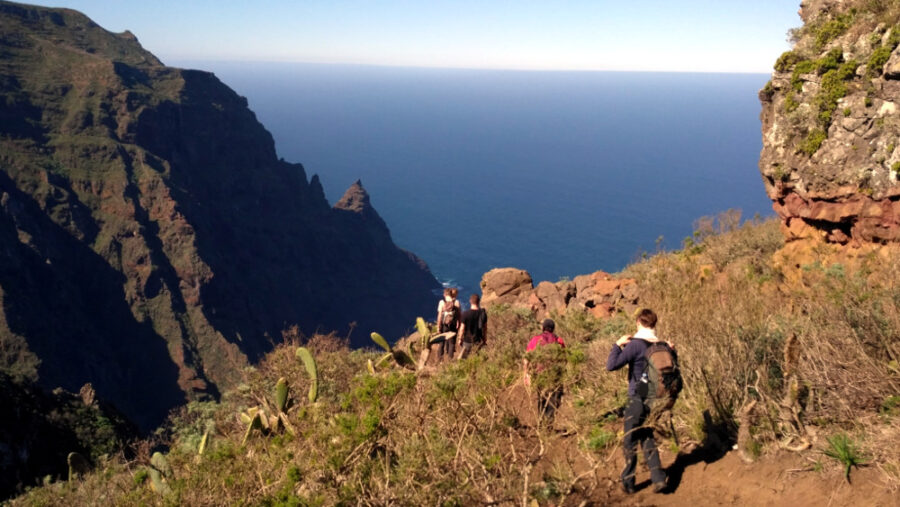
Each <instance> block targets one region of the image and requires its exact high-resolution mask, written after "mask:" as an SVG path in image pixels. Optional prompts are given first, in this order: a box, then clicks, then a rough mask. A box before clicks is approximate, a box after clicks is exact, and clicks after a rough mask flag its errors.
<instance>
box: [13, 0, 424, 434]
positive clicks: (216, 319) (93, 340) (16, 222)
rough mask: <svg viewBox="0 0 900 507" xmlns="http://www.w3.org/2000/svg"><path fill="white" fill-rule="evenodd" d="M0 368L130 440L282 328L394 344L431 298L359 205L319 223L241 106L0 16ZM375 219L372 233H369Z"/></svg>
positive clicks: (305, 185) (131, 44) (197, 81)
mask: <svg viewBox="0 0 900 507" xmlns="http://www.w3.org/2000/svg"><path fill="white" fill-rule="evenodd" d="M0 55H2V57H0V244H2V245H3V246H2V248H0V345H2V347H0V368H2V369H3V370H5V371H7V372H8V373H10V374H11V375H13V376H16V377H21V378H28V379H31V380H35V379H37V380H38V382H39V383H40V384H41V385H43V386H45V387H47V388H54V387H57V386H61V387H63V388H66V389H68V390H73V391H74V390H77V389H78V388H79V387H80V386H81V385H83V384H85V383H86V382H91V383H93V385H94V387H95V388H96V390H97V393H98V395H99V396H100V397H102V398H105V399H108V400H110V401H112V402H114V403H115V404H116V405H117V406H119V407H120V408H121V409H122V410H123V411H124V412H125V413H126V414H127V415H129V416H130V417H132V418H134V419H135V420H136V421H138V422H139V423H141V425H142V426H143V427H145V428H148V427H152V426H153V425H154V424H156V423H158V422H159V421H160V420H161V419H162V418H163V417H164V416H165V415H166V413H167V412H168V410H169V409H171V408H172V407H174V406H176V405H178V404H180V403H182V402H184V401H185V399H202V398H204V397H216V396H217V395H218V393H219V392H220V390H222V389H223V388H225V387H228V386H230V385H233V384H234V383H235V382H237V380H238V376H239V374H240V371H241V368H242V367H243V366H244V365H246V364H247V363H248V361H255V360H256V359H258V358H260V357H261V356H262V355H263V354H264V353H265V352H267V351H268V350H271V348H272V346H273V343H275V342H280V341H282V336H281V332H282V330H284V329H286V328H288V327H290V326H292V325H299V328H300V329H301V330H302V331H304V332H306V333H312V332H315V331H324V332H327V331H330V330H337V331H338V332H339V333H342V334H344V333H347V332H348V330H350V329H353V327H359V328H361V329H360V330H361V331H364V332H359V333H357V334H358V335H359V336H358V337H357V336H352V338H360V339H362V338H364V337H365V336H366V335H367V334H368V332H369V331H372V330H378V331H380V332H382V333H384V334H385V335H387V336H390V335H395V336H399V335H400V334H401V333H402V332H403V331H404V330H405V329H406V328H407V327H408V326H410V325H411V324H412V323H413V322H414V321H415V317H416V315H421V314H425V313H426V312H431V311H432V308H431V307H432V301H431V300H432V299H433V296H432V290H434V289H435V288H437V287H439V284H438V283H437V281H436V280H435V279H434V277H433V276H432V275H431V273H430V272H429V271H428V269H427V267H425V266H424V263H422V262H421V261H420V260H418V259H416V258H415V257H414V256H411V255H410V254H409V253H407V252H405V251H403V250H401V249H399V248H397V247H396V246H395V245H394V243H393V241H392V240H391V237H390V232H389V231H388V229H387V226H386V225H385V224H384V222H383V221H382V220H381V219H380V218H379V217H378V215H377V213H376V212H375V211H374V209H373V208H372V207H371V205H370V204H369V202H368V196H367V195H365V191H364V190H363V189H362V186H361V185H354V186H353V188H352V189H351V190H352V191H353V195H357V196H359V195H365V199H358V200H357V201H358V202H355V204H354V206H350V207H349V208H347V207H343V206H337V207H335V208H332V207H331V206H330V205H329V204H328V203H327V201H326V200H325V197H324V193H323V191H322V187H321V184H320V183H319V181H318V178H317V177H315V176H314V177H313V178H312V180H311V181H307V176H306V173H305V171H304V168H303V166H301V165H300V164H292V163H288V162H285V161H283V160H280V159H279V158H278V157H277V155H276V151H275V146H274V142H273V140H272V136H271V135H270V134H269V132H267V131H266V130H265V128H263V126H262V125H261V124H260V123H259V122H258V121H257V119H256V117H255V115H254V114H253V112H252V111H251V110H250V109H249V108H248V107H247V101H246V99H244V98H243V97H241V96H239V95H237V94H236V93H235V92H234V91H232V90H231V89H229V88H228V87H227V86H225V85H224V84H222V83H221V82H220V81H219V80H218V79H217V78H216V77H215V76H214V75H213V74H211V73H208V72H201V71H195V70H183V69H175V68H170V67H166V66H164V65H163V64H162V63H161V62H160V61H159V60H158V59H157V58H156V57H154V56H153V55H152V54H150V53H148V52H147V51H145V50H144V49H143V48H142V47H141V46H140V44H139V43H138V41H137V39H136V38H135V37H134V35H132V34H130V33H128V32H125V33H123V34H114V33H110V32H107V31H106V30H104V29H102V28H101V27H99V26H97V25H96V24H95V23H94V22H92V21H91V20H90V19H88V18H87V17H85V16H84V15H82V14H80V13H78V12H75V11H72V10H67V9H48V8H41V7H32V6H26V5H21V4H15V3H11V2H0ZM376 218H377V219H376Z"/></svg>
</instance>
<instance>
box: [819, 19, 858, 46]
mask: <svg viewBox="0 0 900 507" xmlns="http://www.w3.org/2000/svg"><path fill="white" fill-rule="evenodd" d="M854 17H855V12H854V11H851V12H848V13H845V14H839V15H837V16H836V17H835V18H834V19H831V20H828V21H826V22H825V23H822V24H821V25H819V26H817V27H814V28H813V33H814V34H815V42H816V47H817V48H823V47H825V45H826V44H828V43H829V42H831V41H833V40H834V39H837V38H838V37H840V36H841V35H844V33H845V32H846V31H847V29H848V28H850V25H851V24H852V23H853V18H854Z"/></svg>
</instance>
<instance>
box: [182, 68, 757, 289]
mask: <svg viewBox="0 0 900 507" xmlns="http://www.w3.org/2000/svg"><path fill="white" fill-rule="evenodd" d="M176 64H177V65H179V66H185V67H193V68H200V69H205V70H210V71H213V72H215V73H216V75H218V77H219V78H220V79H221V80H222V81H224V82H225V83H226V84H228V85H229V86H231V87H232V88H234V89H235V90H236V91H237V92H238V93H240V94H241V95H244V96H246V97H247V99H248V101H249V103H250V107H251V109H253V110H254V111H255V112H256V114H257V116H258V118H259V119H260V121H261V122H262V123H263V124H264V125H265V126H266V128H268V129H269V131H270V132H272V135H273V136H274V138H275V143H276V148H277V150H278V153H279V155H280V156H281V157H283V158H285V159H286V160H288V161H291V162H301V163H303V165H304V166H305V167H306V170H307V173H308V174H309V175H310V176H311V175H312V174H319V177H320V178H321V180H322V184H323V185H324V187H325V192H326V195H327V197H328V199H329V200H330V201H331V202H332V203H333V202H335V201H336V200H337V199H339V198H340V196H341V195H342V193H343V192H344V190H345V189H346V188H347V187H348V186H349V185H350V184H351V183H353V182H354V181H355V180H356V179H362V181H363V185H364V186H365V187H366V188H367V189H368V191H369V193H370V194H371V197H372V203H373V204H374V206H375V208H376V209H377V210H378V212H379V213H380V214H381V215H382V217H383V218H384V219H385V221H386V222H387V223H388V226H389V227H390V229H391V232H392V235H393V238H394V241H395V242H396V243H397V244H398V245H400V246H401V247H403V248H406V249H409V250H411V251H413V252H415V253H416V254H418V255H419V256H420V257H422V258H423V259H424V260H425V261H426V262H427V263H428V264H429V266H430V267H431V269H432V271H433V272H434V273H435V276H437V277H438V279H440V280H442V281H452V282H454V283H456V284H459V285H461V286H462V287H463V296H467V295H468V292H471V291H473V290H477V289H478V282H479V280H480V278H481V275H482V274H483V273H484V272H485V271H487V270H489V269H491V268H495V267H503V266H515V267H519V268H523V269H526V270H528V271H529V272H530V273H531V274H532V276H533V277H534V279H535V281H539V280H551V281H556V280H558V279H560V278H562V277H573V276H575V275H578V274H582V273H589V272H593V271H595V270H598V269H602V270H605V271H610V272H615V271H618V270H621V269H622V268H623V267H625V266H626V265H627V264H628V263H629V262H631V261H633V260H634V259H636V258H638V257H639V256H640V254H641V252H646V251H649V252H652V251H655V250H656V248H657V242H658V238H659V237H663V238H664V239H663V242H662V245H663V246H665V247H669V248H675V247H678V246H679V245H680V243H681V241H682V239H683V238H684V237H686V236H688V235H690V234H691V232H692V224H693V223H694V221H695V220H696V219H697V218H698V217H701V216H704V215H711V214H715V213H718V212H720V211H723V210H726V209H729V208H739V209H741V210H742V211H743V214H744V217H751V216H753V215H754V214H757V213H758V214H761V215H770V214H771V213H772V211H771V205H770V202H769V200H768V199H767V197H766V195H765V192H764V190H763V185H762V181H761V179H760V176H759V171H758V169H757V159H758V157H759V152H760V149H761V147H762V144H761V138H760V124H759V111H760V105H759V100H758V99H757V92H758V90H759V89H760V88H762V86H763V85H764V84H765V82H766V79H768V76H766V75H762V74H674V73H613V72H528V71H487V70H448V69H408V68H389V67H366V66H337V65H335V66H331V65H307V64H273V63H223V62H176ZM385 296H386V297H390V295H389V294H385Z"/></svg>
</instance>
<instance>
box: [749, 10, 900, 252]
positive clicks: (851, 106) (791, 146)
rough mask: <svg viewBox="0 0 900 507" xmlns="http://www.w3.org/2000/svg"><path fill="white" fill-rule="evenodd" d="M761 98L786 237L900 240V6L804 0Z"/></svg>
mask: <svg viewBox="0 0 900 507" xmlns="http://www.w3.org/2000/svg"><path fill="white" fill-rule="evenodd" d="M800 15H801V17H802V18H803V26H802V27H801V28H799V29H797V30H795V31H793V32H792V35H793V37H794V39H795V44H794V47H793V49H792V50H791V51H789V52H786V53H785V54H783V55H782V56H781V57H780V58H779V59H778V61H777V62H776V64H775V72H774V73H773V75H772V79H771V81H770V82H769V83H768V84H767V85H766V87H765V88H764V89H763V90H762V91H760V100H761V101H762V113H761V120H762V133H763V150H762V153H761V155H760V161H759V166H760V170H761V172H762V175H763V181H764V182H765V186H766V192H767V193H768V195H769V197H770V198H771V199H772V201H773V207H774V209H775V211H776V212H777V213H778V215H779V216H780V217H781V218H782V220H783V223H784V231H785V234H786V237H787V239H788V240H793V239H800V238H816V239H819V240H825V241H828V242H833V243H840V244H848V243H852V244H855V245H860V244H863V243H885V242H897V241H900V183H898V181H897V180H898V173H900V49H898V45H900V4H898V3H897V2H867V1H861V0H804V1H803V2H802V3H801V9H800Z"/></svg>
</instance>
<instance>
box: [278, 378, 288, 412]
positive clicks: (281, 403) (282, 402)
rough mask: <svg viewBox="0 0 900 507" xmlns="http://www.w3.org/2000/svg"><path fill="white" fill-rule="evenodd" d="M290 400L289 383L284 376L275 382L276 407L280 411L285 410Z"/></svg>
mask: <svg viewBox="0 0 900 507" xmlns="http://www.w3.org/2000/svg"><path fill="white" fill-rule="evenodd" d="M287 402H288V384H287V380H285V379H284V377H281V378H280V379H278V382H276V383H275V409H276V410H277V411H278V412H284V411H285V409H286V408H287Z"/></svg>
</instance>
